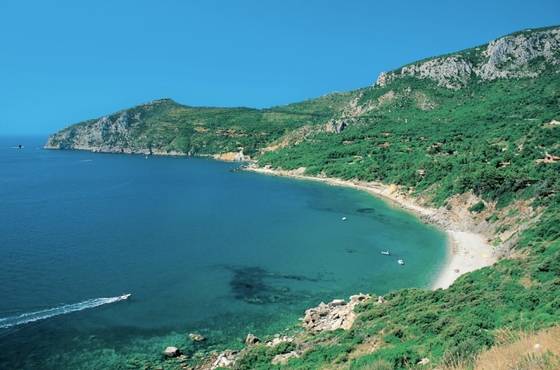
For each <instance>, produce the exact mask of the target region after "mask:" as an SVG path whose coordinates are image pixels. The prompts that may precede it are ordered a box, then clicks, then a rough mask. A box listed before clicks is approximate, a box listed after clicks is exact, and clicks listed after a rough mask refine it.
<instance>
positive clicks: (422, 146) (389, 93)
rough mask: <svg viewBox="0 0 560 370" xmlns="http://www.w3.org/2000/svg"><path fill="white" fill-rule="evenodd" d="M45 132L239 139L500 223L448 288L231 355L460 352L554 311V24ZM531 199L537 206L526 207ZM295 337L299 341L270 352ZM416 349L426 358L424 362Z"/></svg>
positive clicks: (558, 308)
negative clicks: (377, 66) (468, 199)
mask: <svg viewBox="0 0 560 370" xmlns="http://www.w3.org/2000/svg"><path fill="white" fill-rule="evenodd" d="M47 147H50V148H62V149H72V148H73V149H85V150H98V151H110V152H118V151H125V152H133V153H134V152H138V153H143V152H153V151H155V150H157V151H159V152H158V153H154V154H165V153H171V152H179V153H181V154H191V155H197V154H219V153H225V152H232V151H238V150H239V149H241V148H242V149H243V151H244V153H245V154H249V155H251V157H252V158H254V159H255V160H256V163H257V164H258V165H259V166H262V167H264V166H269V167H271V168H277V169H284V170H295V169H300V171H304V172H305V173H306V174H308V175H321V176H327V177H335V178H341V179H355V180H363V181H378V182H382V183H385V184H396V185H397V186H398V187H399V188H400V189H402V190H403V191H404V192H407V193H408V194H410V195H413V196H416V197H417V198H418V199H422V201H423V202H425V203H426V204H429V205H431V206H435V207H447V208H448V209H451V208H452V207H463V208H465V209H466V208H467V205H466V204H460V203H459V204H458V200H461V199H462V198H461V196H464V195H465V194H472V195H474V196H475V197H476V199H478V202H477V203H476V204H473V205H468V207H469V208H468V209H469V212H470V213H471V214H472V215H473V218H475V219H477V220H478V221H479V222H480V223H484V225H486V226H485V227H486V228H487V229H490V230H493V239H492V244H493V245H495V246H498V245H502V244H503V245H506V244H507V245H508V246H509V248H511V250H510V251H509V252H508V253H507V255H508V258H503V259H502V260H500V261H499V262H498V263H497V264H496V265H494V266H492V267H487V268H484V269H481V270H478V271H475V272H472V273H468V274H465V275H463V276H461V277H460V278H459V279H458V280H457V281H456V282H455V283H454V284H453V285H452V286H451V287H450V288H449V289H446V290H441V289H440V290H436V291H428V290H420V289H405V290H401V291H397V292H393V293H391V294H389V295H388V296H387V297H385V298H386V300H387V302H386V303H385V304H376V303H375V302H368V303H366V304H364V305H361V306H359V307H358V309H357V311H358V312H359V316H358V319H357V321H356V323H355V324H354V326H353V328H352V329H351V330H348V331H343V330H338V331H334V332H323V333H320V334H316V335H309V336H307V337H304V339H302V341H301V342H299V343H297V344H293V343H290V344H289V345H283V346H278V347H274V348H269V347H266V346H265V345H256V346H254V347H251V349H249V350H247V351H245V352H244V353H243V355H242V356H240V357H239V358H238V360H237V362H236V365H235V366H236V367H237V368H242V369H255V368H260V369H270V368H281V367H286V368H296V369H319V368H325V369H333V368H343V369H391V368H410V367H418V368H430V367H434V366H452V365H454V364H458V363H461V364H466V365H465V366H467V367H468V366H469V364H472V361H474V359H475V356H476V354H477V353H479V352H480V351H483V350H485V349H487V348H489V347H491V346H493V345H494V344H496V343H497V338H498V336H499V334H500V333H501V332H502V330H504V329H508V330H513V331H518V330H536V329H540V328H546V327H550V326H554V325H558V324H559V323H560V239H559V237H560V28H558V27H550V28H546V29H538V30H525V31H521V32H518V33H515V34H512V35H509V36H505V37H503V38H500V39H497V40H495V41H493V42H491V43H490V44H488V45H482V46H479V47H477V48H473V49H469V50H465V51H462V52H458V53H453V54H448V55H445V56H442V57H438V58H430V59H426V60H423V61H420V62H416V63H412V64H409V65H407V66H404V67H403V68H400V69H398V70H395V71H392V72H389V73H387V74H382V75H381V76H380V78H379V79H378V81H377V83H376V84H375V85H374V86H369V87H366V88H363V89H360V90H357V91H353V92H349V93H337V94H332V95H327V96H324V97H321V98H318V99H314V100H309V101H305V102H302V103H297V104H291V105H287V106H282V107H273V108H270V109H263V110H257V109H250V108H194V107H187V106H183V105H179V104H177V103H175V102H173V101H171V100H162V101H156V102H152V103H149V104H145V105H141V106H138V107H136V108H133V109H130V110H127V111H123V112H118V113H115V114H113V115H110V116H108V117H106V118H101V119H96V120H91V121H87V122H84V123H80V124H77V125H74V126H70V127H69V128H67V129H64V130H62V131H61V132H59V133H57V134H55V135H53V136H51V138H49V142H48V144H47ZM526 209H530V210H531V213H530V214H531V216H530V217H523V216H522V215H523V213H524V210H526ZM526 213H527V214H529V213H528V212H526ZM372 343H375V345H370V344H372ZM368 345H369V347H368ZM366 348H369V349H368V350H366ZM292 351H300V353H301V356H300V357H298V358H292V359H290V360H289V361H288V362H287V363H286V364H284V365H272V364H271V361H272V359H273V358H274V356H276V355H278V354H282V353H288V352H292ZM422 358H428V359H430V363H429V364H427V365H417V363H418V362H419V361H420V360H421V359H422ZM543 361H544V360H543ZM545 365H546V364H545ZM543 368H546V367H543Z"/></svg>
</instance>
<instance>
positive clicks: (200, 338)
mask: <svg viewBox="0 0 560 370" xmlns="http://www.w3.org/2000/svg"><path fill="white" fill-rule="evenodd" d="M189 338H190V339H191V340H192V341H193V342H204V341H205V340H206V338H205V337H204V336H203V335H202V334H198V333H190V334H189Z"/></svg>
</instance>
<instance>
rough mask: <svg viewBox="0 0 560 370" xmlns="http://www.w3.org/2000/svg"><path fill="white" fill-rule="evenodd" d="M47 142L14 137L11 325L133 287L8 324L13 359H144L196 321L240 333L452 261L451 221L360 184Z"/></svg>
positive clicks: (4, 355) (0, 295)
mask: <svg viewBox="0 0 560 370" xmlns="http://www.w3.org/2000/svg"><path fill="white" fill-rule="evenodd" d="M44 141H45V138H43V137H25V138H13V137H12V138H7V137H4V138H0V263H1V269H0V327H1V326H2V319H7V318H11V319H10V320H11V321H9V322H11V323H14V322H16V323H17V321H18V320H20V319H21V318H20V319H13V317H14V316H19V315H22V314H26V313H33V312H37V311H43V310H49V309H52V308H57V307H61V306H64V305H68V304H76V303H80V302H84V301H87V300H90V299H96V298H101V297H115V296H119V295H121V294H123V293H132V297H131V298H130V299H128V300H126V301H120V302H115V303H109V304H105V305H102V306H99V307H96V308H89V309H84V310H82V311H78V312H72V313H67V314H63V315H58V316H53V317H51V318H48V319H45V320H39V321H35V322H32V323H28V324H22V325H15V326H10V327H5V328H0V368H37V369H48V368H56V369H64V368H101V367H118V366H124V365H127V366H132V367H134V366H140V365H141V364H144V363H147V362H150V363H153V362H154V361H156V362H157V361H158V360H159V358H160V353H161V350H162V349H163V348H164V347H165V346H167V345H178V346H181V347H182V348H186V349H187V350H194V348H193V347H192V344H190V342H189V341H188V340H187V339H186V334H187V333H188V332H190V331H198V332H201V333H203V334H204V335H206V336H207V337H208V341H207V342H206V344H204V346H220V345H225V344H228V345H231V343H232V342H233V343H235V342H236V341H238V340H240V339H241V338H242V337H244V335H245V334H247V333H248V332H256V333H257V334H260V335H265V334H267V333H271V332H273V331H276V330H281V329H282V328H284V327H287V326H289V325H294V324H296V323H297V320H296V318H297V317H299V316H301V315H302V313H303V310H304V309H305V308H306V307H309V306H310V305H316V304H318V303H319V302H320V301H321V300H325V301H326V300H329V299H332V298H336V297H339V298H345V297H347V296H348V295H350V294H353V293H357V292H374V293H377V294H383V293H386V292H387V291H389V290H392V289H396V288H401V287H412V286H416V287H425V286H428V285H429V284H430V282H431V281H432V280H433V279H434V277H435V275H436V274H437V272H438V270H439V269H440V268H441V265H442V262H443V261H444V258H445V253H446V248H445V238H444V236H443V234H442V233H440V232H439V231H438V230H436V229H435V228H433V227H431V226H427V225H424V224H422V223H421V222H419V221H418V220H417V219H416V218H415V217H414V216H412V215H410V214H408V213H406V212H403V211H400V210H398V209H395V208H394V207H392V206H390V205H388V204H386V203H385V202H383V201H380V200H377V199H375V198H373V197H371V196H370V195H367V194H365V193H362V192H359V191H355V190H352V189H345V188H337V187H331V186H327V185H323V184H318V183H312V182H304V181H296V180H291V179H284V178H277V177H269V176H263V175H258V174H254V173H247V172H239V171H235V169H236V168H237V167H238V165H237V164H231V163H222V162H217V161H212V160H205V159H193V158H188V159H187V158H164V157H149V158H147V159H146V158H144V157H143V156H134V155H112V154H93V153H88V152H75V151H48V150H43V149H42V148H41V146H42V144H43V142H44ZM20 143H21V144H23V145H24V146H25V147H24V149H15V148H13V146H15V145H17V144H20ZM342 217H347V220H346V221H342V220H341V218H342ZM383 249H389V250H390V251H391V252H392V255H391V256H389V257H387V256H382V255H381V254H380V251H381V250H383ZM398 258H403V259H404V260H405V261H406V265H405V266H399V265H398V264H397V263H396V260H397V259H398ZM80 307H81V306H80ZM84 307H85V306H84ZM48 312H51V311H48ZM55 313H59V311H55ZM39 316H41V314H39ZM23 319H25V317H23ZM14 320H15V321H14ZM20 321H24V320H20ZM6 322H7V321H4V323H6Z"/></svg>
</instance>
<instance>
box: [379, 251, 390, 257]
mask: <svg viewBox="0 0 560 370" xmlns="http://www.w3.org/2000/svg"><path fill="white" fill-rule="evenodd" d="M381 254H382V255H384V256H389V255H390V254H391V253H389V251H381Z"/></svg>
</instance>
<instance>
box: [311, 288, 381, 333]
mask: <svg viewBox="0 0 560 370" xmlns="http://www.w3.org/2000/svg"><path fill="white" fill-rule="evenodd" d="M369 298H371V296H370V295H369V294H358V295H353V296H351V297H350V301H349V302H348V303H346V302H345V301H344V300H342V299H335V300H333V301H332V302H330V303H329V304H325V303H323V302H321V304H319V306H317V307H314V308H310V309H308V310H307V311H305V317H304V318H303V327H304V328H305V329H306V330H309V331H314V332H321V331H331V330H337V329H344V330H348V329H350V328H351V327H352V324H353V323H354V320H355V319H356V314H355V313H354V307H356V305H357V304H359V303H361V302H364V301H365V300H367V299H369Z"/></svg>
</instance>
